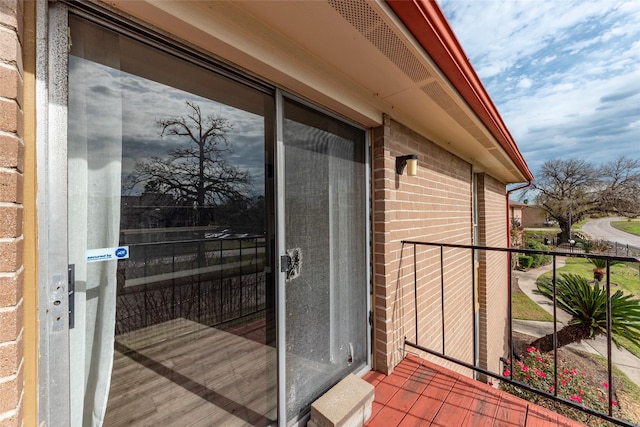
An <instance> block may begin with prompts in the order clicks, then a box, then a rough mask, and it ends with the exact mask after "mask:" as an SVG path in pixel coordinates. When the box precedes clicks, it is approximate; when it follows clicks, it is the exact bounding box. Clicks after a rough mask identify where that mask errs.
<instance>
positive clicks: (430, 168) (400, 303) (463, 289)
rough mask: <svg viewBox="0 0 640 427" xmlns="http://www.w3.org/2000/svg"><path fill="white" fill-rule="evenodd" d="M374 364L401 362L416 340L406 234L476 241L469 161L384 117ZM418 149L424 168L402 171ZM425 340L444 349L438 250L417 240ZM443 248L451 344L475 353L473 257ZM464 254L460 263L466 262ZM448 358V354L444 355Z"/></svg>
mask: <svg viewBox="0 0 640 427" xmlns="http://www.w3.org/2000/svg"><path fill="white" fill-rule="evenodd" d="M373 139H374V154H373V157H374V158H373V181H374V189H373V192H374V242H375V247H374V316H375V323H374V327H375V348H374V351H375V366H374V368H375V369H376V370H378V371H381V372H384V373H388V372H390V371H391V370H392V369H393V367H394V366H395V365H396V364H397V363H398V361H399V359H400V357H401V355H402V353H401V352H400V351H399V350H398V348H399V347H402V344H403V341H404V337H405V336H406V337H407V338H409V339H411V340H413V341H415V338H416V331H415V309H414V264H413V255H414V249H413V247H412V246H411V245H404V246H403V245H402V240H417V241H430V242H446V243H458V244H471V243H472V210H471V207H472V195H471V192H472V174H471V165H469V164H468V163H467V162H465V161H463V160H461V159H460V158H458V157H456V156H454V155H453V154H451V153H449V152H448V151H446V150H444V149H442V148H440V147H439V146H437V145H435V144H433V143H432V142H430V141H429V140H427V139H425V138H423V137H421V136H419V135H417V134H416V133H414V132H412V131H411V130H410V129H408V128H406V127H404V126H402V125H401V124H399V123H397V122H395V121H393V120H392V119H390V118H389V117H385V118H384V125H383V126H381V127H379V128H377V129H375V130H374V131H373ZM406 154H417V155H418V175H417V176H415V177H409V176H407V175H406V174H404V175H397V174H396V172H395V158H396V156H399V155H406ZM416 256H417V258H416V269H415V271H416V272H417V276H418V282H419V284H420V285H419V288H418V294H419V299H418V313H419V316H418V318H419V324H418V328H419V337H418V340H419V344H421V345H425V346H427V347H434V348H436V349H439V348H441V342H442V329H441V303H440V296H441V292H440V270H439V263H440V254H439V250H438V249H433V248H429V249H427V248H424V247H418V248H417V250H416ZM464 256H465V255H463V254H462V253H460V251H458V252H456V251H455V250H448V251H446V254H445V262H444V264H445V266H444V268H445V283H446V286H445V292H444V294H445V295H444V298H445V314H444V316H445V325H446V330H445V335H446V347H447V348H446V351H447V354H451V355H453V356H456V357H460V358H462V359H465V360H466V361H469V362H470V361H472V360H473V344H472V343H473V323H472V322H473V310H472V307H473V306H472V300H471V296H472V288H471V286H472V279H471V270H470V265H471V264H470V260H469V258H468V257H467V258H463V257H464ZM461 259H462V262H460V261H461ZM439 363H441V364H442V360H440V361H439Z"/></svg>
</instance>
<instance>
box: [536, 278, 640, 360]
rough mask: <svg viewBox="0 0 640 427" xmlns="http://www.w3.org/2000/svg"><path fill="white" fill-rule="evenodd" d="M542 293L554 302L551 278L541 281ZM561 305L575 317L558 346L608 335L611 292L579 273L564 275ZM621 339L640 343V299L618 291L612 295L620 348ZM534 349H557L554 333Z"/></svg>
mask: <svg viewBox="0 0 640 427" xmlns="http://www.w3.org/2000/svg"><path fill="white" fill-rule="evenodd" d="M538 292H539V293H540V294H542V295H544V296H546V297H547V298H549V299H553V283H552V281H551V279H548V280H542V281H539V282H538ZM556 297H557V305H558V307H559V308H560V309H562V310H564V311H566V312H567V313H569V314H571V316H572V318H571V320H570V321H569V324H568V325H566V326H565V327H563V328H562V329H560V330H559V331H558V335H557V344H558V347H562V346H564V345H567V344H571V343H574V342H579V341H580V340H583V339H587V338H594V337H595V336H596V335H602V334H606V333H607V292H606V288H605V287H604V286H600V285H599V284H598V283H597V282H596V283H595V284H594V285H591V284H590V283H589V281H588V280H587V279H585V278H584V277H582V276H578V275H577V274H570V273H569V274H560V276H559V277H557V279H556ZM620 337H625V338H627V339H629V340H631V341H634V342H636V343H640V300H638V299H634V295H624V294H623V293H622V291H621V290H617V291H616V292H615V293H614V294H613V295H612V296H611V338H612V341H613V343H614V344H615V345H616V346H618V347H620ZM531 346H532V347H535V348H537V349H540V351H543V352H547V351H551V350H553V334H549V335H546V336H544V337H541V338H538V339H537V340H535V341H534V342H532V343H531Z"/></svg>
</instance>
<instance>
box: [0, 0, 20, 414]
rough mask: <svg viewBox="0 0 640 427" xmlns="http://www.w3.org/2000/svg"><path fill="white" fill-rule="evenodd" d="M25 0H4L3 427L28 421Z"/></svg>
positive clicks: (0, 22) (0, 139)
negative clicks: (25, 406) (25, 401)
mask: <svg viewBox="0 0 640 427" xmlns="http://www.w3.org/2000/svg"><path fill="white" fill-rule="evenodd" d="M22 40H23V34H22V1H19V0H2V1H1V2H0V426H2V427H4V426H7V427H8V426H20V425H22V424H23V422H22V419H23V414H22V400H23V390H24V381H23V378H24V372H23V370H24V344H23V337H24V319H23V314H22V311H23V295H22V289H23V279H22V277H23V265H22V254H23V226H22V219H23V214H22V180H23V175H22V174H23V162H24V145H23V140H22V136H23V132H22V126H23V122H22V105H23V103H22V76H23V66H22V47H21V42H22Z"/></svg>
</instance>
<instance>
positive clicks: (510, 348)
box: [507, 251, 515, 379]
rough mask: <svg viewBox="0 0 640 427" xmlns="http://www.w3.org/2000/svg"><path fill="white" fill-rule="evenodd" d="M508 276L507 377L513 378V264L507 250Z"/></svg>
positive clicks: (511, 254) (511, 255)
mask: <svg viewBox="0 0 640 427" xmlns="http://www.w3.org/2000/svg"><path fill="white" fill-rule="evenodd" d="M508 254H509V278H508V279H507V280H508V282H507V283H508V289H507V299H508V301H507V304H508V307H509V359H508V360H509V372H510V374H509V377H510V378H511V379H513V357H514V355H515V351H514V347H513V295H512V290H511V286H512V285H513V284H512V282H511V280H512V279H511V266H512V265H513V264H512V263H513V252H511V251H509V252H508Z"/></svg>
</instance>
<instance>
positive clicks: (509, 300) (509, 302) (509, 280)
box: [506, 179, 533, 357]
mask: <svg viewBox="0 0 640 427" xmlns="http://www.w3.org/2000/svg"><path fill="white" fill-rule="evenodd" d="M532 183H533V180H531V179H530V180H529V181H527V183H526V184H524V185H521V186H519V187H516V188H512V189H511V190H507V194H506V197H507V203H506V205H507V248H510V247H511V220H510V214H511V193H513V192H514V191H518V190H522V189H524V188H527V187H530V186H531V184H532ZM508 257H509V259H508V262H507V305H508V307H509V317H508V320H509V336H508V345H509V357H513V355H514V354H515V352H514V348H513V306H512V295H511V287H512V286H513V283H512V281H513V278H512V277H511V263H512V262H513V258H512V257H511V252H509V255H508Z"/></svg>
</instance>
